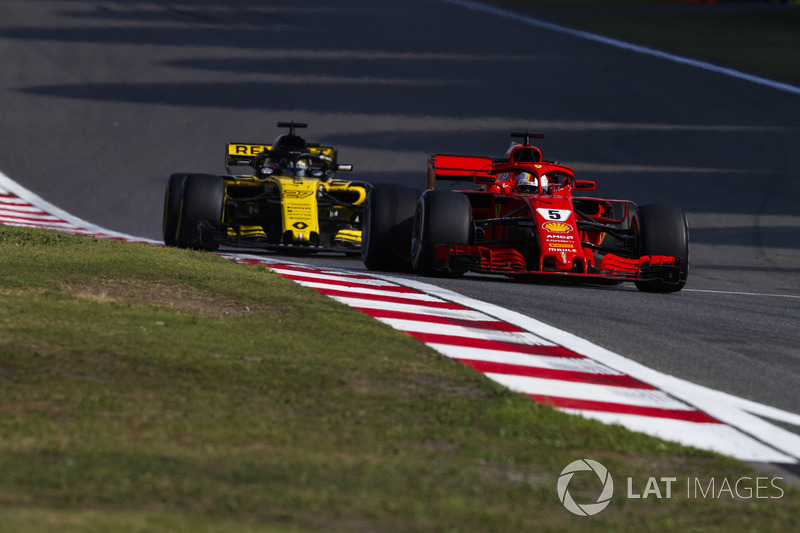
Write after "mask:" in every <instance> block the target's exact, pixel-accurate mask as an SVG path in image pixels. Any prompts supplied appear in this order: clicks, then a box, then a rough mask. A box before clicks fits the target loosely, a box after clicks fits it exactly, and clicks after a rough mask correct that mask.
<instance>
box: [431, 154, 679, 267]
mask: <svg viewBox="0 0 800 533" xmlns="http://www.w3.org/2000/svg"><path fill="white" fill-rule="evenodd" d="M522 172H527V173H529V174H531V175H533V176H535V177H536V178H537V190H535V191H530V192H522V191H520V190H519V189H518V187H517V183H516V178H517V177H518V176H519V175H520V173H522ZM543 177H546V181H547V186H546V187H544V186H543V182H544V181H545V180H543ZM437 180H456V181H464V180H470V181H472V182H474V183H475V184H478V185H479V188H478V189H477V190H458V191H457V192H460V193H463V194H465V195H467V196H468V198H469V200H470V204H471V205H472V220H473V224H474V227H475V234H474V239H472V242H473V244H470V245H437V246H436V259H437V264H438V265H439V266H440V267H441V269H442V270H452V271H465V270H469V271H476V272H487V273H497V274H507V275H517V274H544V273H547V274H564V275H572V276H584V277H594V278H605V279H613V280H629V281H632V280H638V279H644V278H646V277H651V276H652V273H653V272H654V271H656V270H658V269H665V268H666V269H677V268H678V266H679V261H680V260H679V259H678V258H676V257H671V256H647V255H645V256H641V257H637V256H636V242H635V239H636V232H635V230H634V229H632V225H635V222H634V218H635V217H634V212H635V211H636V207H637V206H636V204H634V203H633V202H631V201H627V200H606V199H600V198H588V197H573V191H575V190H578V191H590V190H594V188H595V183H594V182H593V181H584V180H576V179H575V174H574V172H573V170H572V169H571V168H569V167H566V166H563V165H559V164H556V163H554V162H549V161H543V160H542V153H541V151H540V150H539V149H538V148H536V147H534V146H523V145H516V144H515V145H512V147H511V148H510V149H509V151H508V152H507V153H506V157H505V158H503V159H502V160H500V159H492V158H488V157H474V156H461V155H446V154H435V155H432V156H431V157H430V159H429V160H428V188H429V189H435V188H436V183H437Z"/></svg>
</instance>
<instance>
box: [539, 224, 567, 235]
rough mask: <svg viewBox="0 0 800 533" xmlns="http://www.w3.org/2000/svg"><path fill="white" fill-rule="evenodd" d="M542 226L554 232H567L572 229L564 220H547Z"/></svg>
mask: <svg viewBox="0 0 800 533" xmlns="http://www.w3.org/2000/svg"><path fill="white" fill-rule="evenodd" d="M542 227H543V228H544V229H546V230H547V231H552V232H554V233H567V232H570V231H572V226H570V225H569V224H565V223H564V222H547V223H546V224H543V225H542Z"/></svg>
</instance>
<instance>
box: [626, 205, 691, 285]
mask: <svg viewBox="0 0 800 533" xmlns="http://www.w3.org/2000/svg"><path fill="white" fill-rule="evenodd" d="M632 225H633V226H635V228H636V231H637V232H638V234H637V255H638V256H639V257H642V256H645V255H669V256H675V257H677V258H678V259H679V260H680V265H679V272H678V275H677V278H676V279H665V278H663V277H653V278H651V279H643V280H638V281H635V282H634V284H635V285H636V288H637V289H639V290H640V291H643V292H678V291H679V290H681V289H683V287H684V285H686V279H687V278H688V276H689V226H688V224H687V223H686V216H685V215H684V213H683V211H682V210H681V209H680V208H678V207H675V206H672V205H662V204H651V205H642V206H639V208H638V209H637V211H636V214H635V215H634V220H633V222H632Z"/></svg>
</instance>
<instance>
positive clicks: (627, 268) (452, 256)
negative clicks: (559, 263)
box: [436, 245, 681, 284]
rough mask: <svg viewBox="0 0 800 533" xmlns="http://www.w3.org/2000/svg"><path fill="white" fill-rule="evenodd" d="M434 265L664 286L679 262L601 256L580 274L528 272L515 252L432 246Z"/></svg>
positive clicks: (650, 257)
mask: <svg viewBox="0 0 800 533" xmlns="http://www.w3.org/2000/svg"><path fill="white" fill-rule="evenodd" d="M436 262H437V266H438V267H439V269H440V270H443V271H444V270H449V271H454V272H467V271H469V272H479V273H485V274H504V275H508V276H525V275H548V276H568V277H571V278H584V280H591V279H604V280H615V281H644V280H648V279H659V280H661V281H664V282H667V283H673V282H674V283H676V284H677V283H678V282H679V281H680V267H681V265H680V258H678V257H672V256H665V255H645V256H642V257H638V258H626V257H620V256H618V255H615V254H606V255H605V256H603V257H602V258H601V259H600V261H599V264H598V265H597V267H596V268H590V269H587V270H586V271H584V270H570V271H565V270H555V269H554V270H529V269H528V267H527V262H526V261H525V258H524V257H523V256H522V254H521V253H519V252H518V251H517V250H514V249H511V248H507V249H502V250H494V249H491V248H487V247H485V246H465V245H457V246H447V245H437V246H436Z"/></svg>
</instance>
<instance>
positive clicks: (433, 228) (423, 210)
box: [411, 190, 472, 277]
mask: <svg viewBox="0 0 800 533" xmlns="http://www.w3.org/2000/svg"><path fill="white" fill-rule="evenodd" d="M471 226H472V206H471V205H470V203H469V198H467V197H466V196H465V195H463V194H461V193H457V192H451V191H437V190H429V191H426V192H425V193H423V195H422V196H421V197H420V199H419V202H417V211H416V213H415V215H414V227H413V230H412V235H411V266H412V267H413V268H414V272H416V273H417V274H421V275H423V276H442V277H459V276H461V275H463V274H464V271H459V270H450V269H445V268H443V267H444V265H442V264H441V262H440V261H439V260H437V258H436V245H437V244H446V245H467V244H469V238H470V233H471V232H470V228H471Z"/></svg>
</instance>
